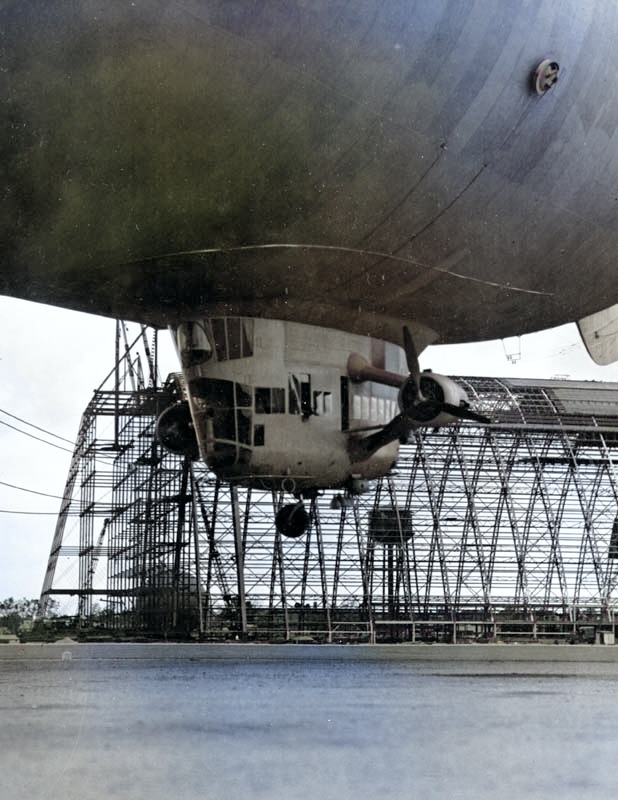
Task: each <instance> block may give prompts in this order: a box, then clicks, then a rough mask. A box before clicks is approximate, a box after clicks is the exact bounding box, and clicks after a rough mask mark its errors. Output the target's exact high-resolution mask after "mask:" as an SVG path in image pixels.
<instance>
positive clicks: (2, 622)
mask: <svg viewBox="0 0 618 800" xmlns="http://www.w3.org/2000/svg"><path fill="white" fill-rule="evenodd" d="M40 608H41V604H40V603H39V601H38V600H27V599H26V598H25V597H22V599H21V600H15V599H14V598H13V597H8V598H7V599H6V600H2V601H0V627H2V628H4V629H5V630H7V631H9V633H17V632H18V630H19V628H20V627H21V625H22V624H23V623H24V622H25V620H31V619H33V618H34V617H35V616H36V615H37V614H38V613H39V612H40Z"/></svg>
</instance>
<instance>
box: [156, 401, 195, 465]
mask: <svg viewBox="0 0 618 800" xmlns="http://www.w3.org/2000/svg"><path fill="white" fill-rule="evenodd" d="M156 436H157V439H158V440H159V442H160V443H161V444H162V445H163V447H165V449H166V450H169V451H170V452H171V453H175V454H176V455H179V456H188V457H189V458H192V459H196V458H198V456H199V450H198V444H197V436H196V434H195V428H194V427H193V420H192V418H191V410H190V409H189V404H188V403H187V402H186V401H182V402H180V403H174V405H172V406H168V408H166V409H165V411H163V413H162V414H161V415H160V416H159V419H158V420H157V429H156Z"/></svg>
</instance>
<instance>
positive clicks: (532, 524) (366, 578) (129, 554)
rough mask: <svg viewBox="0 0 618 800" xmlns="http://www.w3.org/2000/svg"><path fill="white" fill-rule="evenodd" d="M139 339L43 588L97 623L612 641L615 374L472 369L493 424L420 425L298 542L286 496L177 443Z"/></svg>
mask: <svg viewBox="0 0 618 800" xmlns="http://www.w3.org/2000/svg"><path fill="white" fill-rule="evenodd" d="M123 331H124V334H123V333H122V332H123ZM123 335H124V336H125V349H124V353H121V349H122V348H120V347H119V348H118V359H117V364H116V366H115V368H114V371H113V373H112V375H111V377H112V379H113V380H112V384H113V385H112V386H111V387H102V388H100V389H99V390H97V392H95V394H94V397H93V399H92V401H91V403H90V404H89V406H88V409H87V410H86V412H85V413H84V417H83V419H82V423H81V426H80V430H79V435H78V439H77V442H76V446H75V452H74V457H73V462H72V464H71V469H70V472H69V476H68V479H67V484H66V489H65V495H64V499H63V502H62V506H61V512H60V516H59V519H58V524H57V528H56V534H55V537H54V542H53V545H52V550H51V553H50V557H49V563H48V570H47V574H46V577H45V582H44V586H43V592H42V599H43V602H45V601H46V600H48V599H50V598H52V597H54V596H62V595H65V596H67V595H70V596H72V597H74V598H75V600H76V603H77V608H76V613H77V615H78V616H79V619H80V621H81V624H82V625H83V626H84V627H88V626H91V625H92V623H93V620H95V619H96V620H97V624H98V625H100V626H103V627H105V628H106V629H108V630H110V631H115V632H116V633H118V634H119V633H123V634H128V635H132V636H135V635H141V636H183V637H186V636H191V635H192V636H197V637H199V638H202V639H204V638H205V639H209V638H229V637H239V638H250V637H255V638H264V639H268V640H271V641H272V640H285V641H329V642H337V641H380V640H385V639H389V640H392V639H394V640H406V641H418V640H430V641H435V640H447V641H460V640H462V639H477V640H478V639H495V638H502V639H507V638H518V637H520V636H526V637H532V638H539V637H542V636H545V637H552V638H553V639H559V638H560V637H569V638H571V639H577V638H579V639H581V638H582V637H586V636H588V637H589V636H590V635H591V631H592V633H593V634H595V635H597V636H598V634H599V631H605V632H606V633H607V635H608V641H609V635H610V633H609V632H610V631H612V632H613V626H614V609H615V606H616V583H617V580H618V574H617V573H618V486H617V474H616V459H617V448H618V401H617V400H616V398H618V385H617V384H602V383H593V382H573V381H524V380H513V379H510V380H496V379H489V378H458V379H456V380H458V381H459V382H460V383H461V384H462V385H463V387H464V388H465V390H466V391H467V393H468V395H469V396H470V397H471V398H472V399H473V404H474V407H475V409H477V410H479V411H480V412H481V413H484V414H486V415H487V416H489V417H490V418H491V420H492V423H491V424H490V425H486V426H478V425H475V424H470V423H461V424H456V425H453V426H450V427H446V428H440V429H436V430H431V429H426V430H418V431H416V432H415V433H414V434H413V436H412V437H411V439H410V441H409V443H408V444H406V445H404V446H403V447H402V448H401V454H400V458H399V460H398V463H397V468H396V471H395V472H393V473H392V474H390V475H388V476H386V477H385V478H383V479H382V480H379V481H376V482H375V484H374V485H373V486H372V488H371V490H370V491H368V492H367V493H365V494H363V495H360V496H357V497H354V498H350V497H347V496H344V495H342V494H340V493H338V492H335V491H326V492H324V493H323V494H321V495H319V496H318V497H317V498H315V499H314V500H311V501H307V510H308V512H309V516H310V525H309V529H308V531H307V533H306V535H305V536H304V537H302V538H301V539H285V538H284V537H282V536H281V535H280V534H279V532H278V531H277V530H276V527H275V524H274V518H275V514H276V512H277V510H278V509H279V508H280V507H281V505H282V504H283V502H284V498H283V496H282V495H280V494H278V493H273V492H270V491H259V490H256V489H243V488H240V487H237V486H234V485H232V486H230V485H226V484H223V483H221V482H220V481H218V480H217V479H216V478H215V476H213V475H212V474H211V473H209V472H208V470H207V469H206V467H205V465H203V464H202V463H200V462H195V461H191V460H189V459H188V458H183V457H180V456H175V455H172V454H171V453H168V452H166V451H164V450H162V448H161V446H160V445H159V444H158V442H157V440H156V437H155V435H154V432H155V422H156V418H157V416H158V414H159V413H160V412H161V411H162V410H163V408H165V407H166V406H167V405H169V403H170V402H172V401H173V400H174V399H175V398H176V397H178V396H179V393H180V385H179V379H178V378H177V377H176V376H170V377H169V378H168V379H167V381H166V382H165V383H161V381H160V380H159V379H158V378H157V375H156V340H155V341H154V342H153V343H152V344H150V345H148V337H147V333H146V330H145V329H143V328H142V329H141V331H140V333H139V335H138V337H137V338H136V341H135V342H134V343H133V344H132V345H129V343H128V341H127V340H126V326H123V325H120V324H119V334H118V341H119V342H120V341H121V338H122V336H123ZM135 345H139V346H140V347H144V346H145V345H146V351H147V354H146V355H145V356H144V355H142V356H141V357H136V356H134V346H135ZM143 363H146V365H147V369H145V370H144V369H142V368H141V365H142V364H143ZM144 375H146V376H147V377H146V378H145V377H144ZM71 521H72V522H73V523H74V524H73V528H72V533H71V532H70V531H69V523H70V522H71ZM72 537H73V538H72ZM60 567H62V568H60ZM67 576H68V577H67ZM95 601H96V602H95Z"/></svg>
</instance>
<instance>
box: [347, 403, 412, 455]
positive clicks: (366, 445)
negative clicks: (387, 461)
mask: <svg viewBox="0 0 618 800" xmlns="http://www.w3.org/2000/svg"><path fill="white" fill-rule="evenodd" d="M409 435H410V423H409V418H408V417H406V416H405V415H404V414H397V416H396V417H394V418H393V419H392V420H391V421H390V422H389V423H388V425H384V427H383V428H381V430H379V431H377V432H376V433H372V434H371V436H366V437H363V438H362V439H358V440H357V442H358V444H359V445H360V446H361V447H362V449H363V453H364V454H365V457H366V458H369V456H372V455H373V454H374V453H375V452H377V451H378V450H379V449H380V448H381V447H385V446H386V445H387V444H390V443H391V442H394V441H395V439H399V441H400V442H401V443H402V444H403V443H405V442H407V440H408V436H409Z"/></svg>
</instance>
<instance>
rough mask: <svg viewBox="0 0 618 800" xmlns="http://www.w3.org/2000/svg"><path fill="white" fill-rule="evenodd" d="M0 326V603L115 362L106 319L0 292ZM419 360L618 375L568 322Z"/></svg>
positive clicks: (39, 555) (25, 581)
mask: <svg viewBox="0 0 618 800" xmlns="http://www.w3.org/2000/svg"><path fill="white" fill-rule="evenodd" d="M0 330H1V333H2V335H1V338H0V453H1V461H0V547H1V552H2V554H1V556H0V600H1V599H4V598H6V597H10V596H13V597H28V598H33V597H38V596H39V594H40V590H41V586H42V583H43V578H44V574H45V569H46V566H47V559H48V556H49V551H50V547H51V542H52V539H53V535H54V528H55V523H56V515H57V513H58V510H59V507H60V497H61V495H62V493H63V490H64V486H65V482H66V479H67V474H68V471H69V465H70V461H71V452H72V443H73V442H74V440H75V437H76V434H77V430H78V427H79V423H80V419H81V415H82V412H83V411H84V409H85V407H86V406H87V404H88V402H89V400H90V398H91V396H92V393H93V391H94V390H95V389H96V388H97V387H98V386H99V385H100V384H101V382H102V381H103V379H104V378H105V377H106V376H107V374H108V373H109V372H110V370H111V369H112V367H113V363H114V342H115V330H116V327H115V322H114V321H113V320H107V319H103V318H100V317H94V316H90V315H86V314H78V313H74V312H69V311H64V310H60V309H57V308H52V307H49V306H41V305H36V304H33V303H26V302H24V301H20V300H14V299H11V298H4V297H0ZM134 330H135V332H137V329H134ZM159 341H160V351H159V355H160V367H161V373H162V374H163V376H165V375H167V374H168V373H169V372H170V371H172V370H173V369H176V368H177V363H176V360H175V356H174V353H173V348H172V346H171V342H170V341H169V337H168V335H167V334H166V333H163V334H162V335H161V336H160V339H159ZM508 356H511V357H512V358H511V359H509V358H508ZM420 360H421V368H423V369H424V368H428V367H431V368H432V369H433V370H435V371H436V372H441V373H444V374H447V375H470V376H477V375H490V376H495V377H515V376H518V377H523V378H547V377H556V376H558V377H564V378H567V377H568V378H571V379H587V380H588V379H589V380H605V381H618V366H610V367H596V366H595V365H594V364H593V363H592V362H591V360H590V359H589V357H588V356H587V354H586V352H585V350H584V348H583V345H581V343H580V342H579V337H578V334H577V330H576V328H575V326H574V325H568V326H564V327H561V328H557V329H554V330H553V331H549V332H546V333H543V334H535V335H529V336H523V337H521V338H519V339H512V340H507V341H506V342H502V341H497V342H486V343H482V344H475V345H465V346H464V345H456V346H449V347H446V346H442V347H432V348H428V349H427V350H426V351H425V352H424V353H423V354H422V356H421V359H420ZM26 423H29V424H26ZM32 426H37V427H32ZM16 428H17V429H19V430H15V429H16ZM38 429H42V430H38ZM27 434H28V435H27ZM50 434H55V436H51V435H50ZM32 437H37V438H32ZM57 437H62V438H57ZM41 440H44V441H41ZM48 495H51V496H48Z"/></svg>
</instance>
